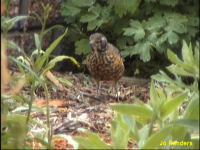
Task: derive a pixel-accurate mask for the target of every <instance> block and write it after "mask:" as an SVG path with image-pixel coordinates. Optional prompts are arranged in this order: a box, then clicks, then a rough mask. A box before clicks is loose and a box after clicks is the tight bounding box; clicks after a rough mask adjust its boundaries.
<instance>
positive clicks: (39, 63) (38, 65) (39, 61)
mask: <svg viewBox="0 0 200 150" xmlns="http://www.w3.org/2000/svg"><path fill="white" fill-rule="evenodd" d="M67 31H68V29H66V30H65V32H64V33H63V34H62V35H61V36H59V37H58V38H57V39H56V40H55V41H54V42H53V43H51V45H50V46H49V47H48V48H47V50H46V51H45V53H44V54H43V55H42V56H40V57H38V58H37V60H36V62H35V69H36V71H39V70H40V69H41V68H42V66H43V64H44V63H45V61H46V60H47V59H48V58H49V56H50V54H51V53H52V52H53V50H54V49H55V48H56V46H57V45H58V44H59V43H60V41H61V40H62V39H63V38H64V36H65V35H66V34H67Z"/></svg>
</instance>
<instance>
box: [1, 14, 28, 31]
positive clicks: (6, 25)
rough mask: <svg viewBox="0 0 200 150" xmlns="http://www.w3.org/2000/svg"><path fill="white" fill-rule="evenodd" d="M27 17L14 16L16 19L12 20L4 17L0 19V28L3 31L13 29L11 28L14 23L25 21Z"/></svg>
mask: <svg viewBox="0 0 200 150" xmlns="http://www.w3.org/2000/svg"><path fill="white" fill-rule="evenodd" d="M26 18H27V16H16V17H13V18H11V19H10V18H6V17H5V16H3V17H2V18H1V28H2V29H3V31H4V30H5V31H9V30H10V29H12V28H13V26H14V25H15V23H16V22H17V21H19V20H22V19H26Z"/></svg>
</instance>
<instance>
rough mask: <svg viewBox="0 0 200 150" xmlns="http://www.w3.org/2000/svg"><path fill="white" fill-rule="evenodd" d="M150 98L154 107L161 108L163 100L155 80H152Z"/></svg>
mask: <svg viewBox="0 0 200 150" xmlns="http://www.w3.org/2000/svg"><path fill="white" fill-rule="evenodd" d="M150 98H151V100H150V102H151V103H152V105H153V107H155V108H156V109H159V108H160V105H161V102H162V100H161V99H160V97H159V95H158V92H157V90H156V88H155V85H154V83H153V81H152V82H151V88H150ZM158 111H159V110H158Z"/></svg>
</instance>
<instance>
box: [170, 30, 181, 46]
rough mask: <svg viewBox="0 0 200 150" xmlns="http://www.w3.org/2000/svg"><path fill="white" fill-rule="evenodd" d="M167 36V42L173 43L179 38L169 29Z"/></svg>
mask: <svg viewBox="0 0 200 150" xmlns="http://www.w3.org/2000/svg"><path fill="white" fill-rule="evenodd" d="M167 36H168V41H169V44H175V43H177V42H178V40H179V37H178V35H177V34H176V33H175V32H172V31H170V32H168V33H167Z"/></svg>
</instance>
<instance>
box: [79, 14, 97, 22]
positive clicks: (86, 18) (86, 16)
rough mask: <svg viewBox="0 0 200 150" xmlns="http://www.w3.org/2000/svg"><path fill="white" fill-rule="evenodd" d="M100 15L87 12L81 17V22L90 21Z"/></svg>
mask: <svg viewBox="0 0 200 150" xmlns="http://www.w3.org/2000/svg"><path fill="white" fill-rule="evenodd" d="M97 17H98V15H94V14H85V15H83V16H81V18H80V22H83V23H85V22H90V21H93V20H95V19H96V18H97Z"/></svg>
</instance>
